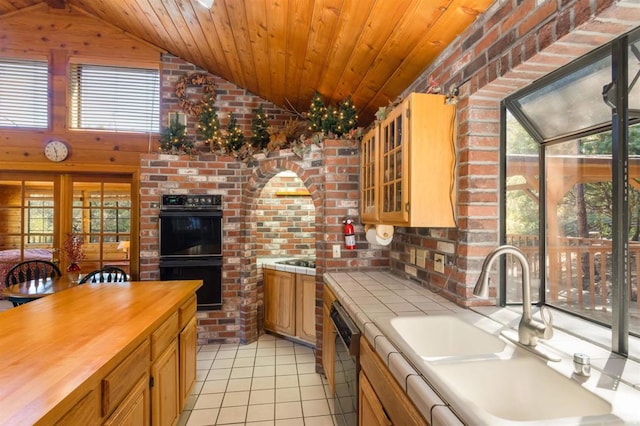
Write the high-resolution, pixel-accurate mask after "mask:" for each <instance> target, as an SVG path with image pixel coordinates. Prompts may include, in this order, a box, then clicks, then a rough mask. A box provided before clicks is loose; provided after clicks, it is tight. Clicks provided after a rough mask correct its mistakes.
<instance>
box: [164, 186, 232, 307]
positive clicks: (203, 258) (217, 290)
mask: <svg viewBox="0 0 640 426" xmlns="http://www.w3.org/2000/svg"><path fill="white" fill-rule="evenodd" d="M160 279H162V280H192V279H198V280H203V285H202V287H200V289H198V291H197V293H196V295H197V299H198V310H218V309H221V307H222V196H221V195H209V194H207V195H163V196H162V205H161V208H160Z"/></svg>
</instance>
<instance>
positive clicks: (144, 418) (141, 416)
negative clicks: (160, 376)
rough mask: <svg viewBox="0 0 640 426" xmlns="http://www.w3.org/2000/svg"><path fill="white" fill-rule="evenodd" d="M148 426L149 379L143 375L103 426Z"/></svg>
mask: <svg viewBox="0 0 640 426" xmlns="http://www.w3.org/2000/svg"><path fill="white" fill-rule="evenodd" d="M77 424H79V423H77ZM148 424H149V377H148V376H147V375H146V374H145V375H144V376H143V377H142V378H140V380H139V381H138V383H137V384H136V385H135V386H134V387H133V389H132V390H131V392H130V393H129V395H127V397H126V398H125V399H124V401H123V402H122V403H121V404H120V405H119V406H118V409H117V410H116V411H115V412H114V413H113V414H112V415H111V416H110V417H109V418H108V419H107V421H105V422H104V426H137V425H148Z"/></svg>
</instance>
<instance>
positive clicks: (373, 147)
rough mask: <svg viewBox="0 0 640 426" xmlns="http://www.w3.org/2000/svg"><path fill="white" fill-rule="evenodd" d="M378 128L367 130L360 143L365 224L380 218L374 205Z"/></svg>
mask: <svg viewBox="0 0 640 426" xmlns="http://www.w3.org/2000/svg"><path fill="white" fill-rule="evenodd" d="M378 130H379V129H378V126H374V127H373V128H372V129H371V130H369V131H368V132H367V133H366V134H365V135H364V137H363V138H362V142H361V145H360V146H361V149H362V151H361V162H360V176H361V179H360V185H361V193H360V194H361V196H360V202H361V203H362V221H363V222H366V223H370V222H374V223H375V222H377V221H378V218H379V217H380V215H379V211H378V208H377V206H376V203H377V201H378V189H379V187H378V167H377V164H378V158H377V157H378V150H379V149H380V147H379V131H378Z"/></svg>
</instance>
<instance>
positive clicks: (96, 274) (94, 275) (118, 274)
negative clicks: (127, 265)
mask: <svg viewBox="0 0 640 426" xmlns="http://www.w3.org/2000/svg"><path fill="white" fill-rule="evenodd" d="M128 278H129V276H128V275H127V273H126V272H125V271H124V270H123V269H120V268H118V267H117V266H107V267H106V268H102V269H98V270H95V271H91V272H89V273H88V274H87V275H85V276H84V277H82V279H81V280H80V282H78V284H84V283H121V282H124V281H127V280H128Z"/></svg>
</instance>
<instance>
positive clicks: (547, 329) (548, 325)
mask: <svg viewBox="0 0 640 426" xmlns="http://www.w3.org/2000/svg"><path fill="white" fill-rule="evenodd" d="M545 312H546V313H547V315H546V316H545ZM540 318H542V323H543V324H544V334H543V336H542V338H543V339H546V340H548V339H551V338H552V337H553V317H552V316H551V311H550V310H549V308H547V307H546V306H541V307H540Z"/></svg>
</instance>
